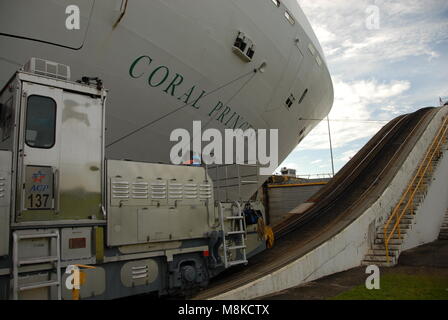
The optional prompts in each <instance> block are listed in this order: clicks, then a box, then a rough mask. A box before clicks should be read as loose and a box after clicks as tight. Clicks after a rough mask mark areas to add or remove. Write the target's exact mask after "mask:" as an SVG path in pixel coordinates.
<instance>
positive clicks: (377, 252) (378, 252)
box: [367, 248, 398, 257]
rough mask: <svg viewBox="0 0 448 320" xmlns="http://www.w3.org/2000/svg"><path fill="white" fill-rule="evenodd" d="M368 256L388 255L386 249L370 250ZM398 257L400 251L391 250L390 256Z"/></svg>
mask: <svg viewBox="0 0 448 320" xmlns="http://www.w3.org/2000/svg"><path fill="white" fill-rule="evenodd" d="M367 254H368V255H372V256H385V255H386V249H384V248H383V249H369V251H368V252H367ZM397 255H398V250H389V256H391V257H392V256H393V257H396V256H397Z"/></svg>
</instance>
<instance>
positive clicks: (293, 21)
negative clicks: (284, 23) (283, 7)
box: [285, 11, 296, 25]
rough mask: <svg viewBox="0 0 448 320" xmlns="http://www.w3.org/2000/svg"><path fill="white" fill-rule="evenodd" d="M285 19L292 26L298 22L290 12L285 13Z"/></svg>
mask: <svg viewBox="0 0 448 320" xmlns="http://www.w3.org/2000/svg"><path fill="white" fill-rule="evenodd" d="M285 18H286V20H288V22H289V23H290V24H292V25H294V24H295V23H296V20H294V18H293V17H292V15H291V14H290V13H289V12H288V11H285Z"/></svg>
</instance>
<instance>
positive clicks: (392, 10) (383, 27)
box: [298, 0, 448, 74]
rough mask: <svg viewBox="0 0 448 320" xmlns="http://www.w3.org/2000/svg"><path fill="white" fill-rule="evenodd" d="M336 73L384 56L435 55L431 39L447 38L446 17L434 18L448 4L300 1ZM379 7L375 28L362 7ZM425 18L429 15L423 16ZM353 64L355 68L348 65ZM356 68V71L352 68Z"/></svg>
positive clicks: (367, 66) (369, 66) (360, 69)
mask: <svg viewBox="0 0 448 320" xmlns="http://www.w3.org/2000/svg"><path fill="white" fill-rule="evenodd" d="M298 2H299V4H300V5H301V7H302V9H303V10H304V12H305V14H306V15H307V17H308V19H309V20H310V22H311V24H312V25H313V28H314V30H315V32H316V35H317V36H318V39H319V41H320V42H321V44H322V47H323V49H324V52H325V54H326V56H327V60H328V61H329V64H330V66H331V65H332V64H333V65H334V64H335V63H337V70H338V72H341V73H344V71H343V70H347V71H348V72H350V73H354V72H356V73H358V74H362V73H364V72H368V71H371V70H374V69H375V67H376V66H377V65H378V64H381V63H382V62H384V61H388V62H393V61H402V60H404V59H406V58H407V57H416V56H425V57H427V58H428V59H434V58H437V57H439V56H440V55H439V53H438V52H437V51H435V50H434V49H433V45H434V43H443V42H447V41H448V19H446V17H445V18H443V17H440V18H434V15H435V14H436V13H441V12H443V11H444V10H447V8H448V2H446V1H445V0H426V1H420V0H388V1H383V0H376V1H373V0H344V1H334V0H299V1H298ZM371 5H377V6H378V8H379V14H380V15H379V18H380V28H379V29H378V30H369V29H367V27H366V19H367V18H368V16H369V14H368V13H367V12H366V9H367V8H368V7H369V6H371ZM428 17H430V18H428ZM353 65H357V68H356V69H355V68H353ZM353 69H355V70H353Z"/></svg>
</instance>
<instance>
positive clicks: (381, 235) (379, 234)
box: [376, 233, 406, 239]
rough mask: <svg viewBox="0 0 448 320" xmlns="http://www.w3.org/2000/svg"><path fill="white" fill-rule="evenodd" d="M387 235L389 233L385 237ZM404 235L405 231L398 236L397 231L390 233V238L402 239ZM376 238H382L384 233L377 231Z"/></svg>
mask: <svg viewBox="0 0 448 320" xmlns="http://www.w3.org/2000/svg"><path fill="white" fill-rule="evenodd" d="M388 236H389V235H387V237H388ZM405 236H406V234H405V233H402V234H401V236H399V235H398V233H394V234H393V235H392V237H391V239H404V237H405ZM376 238H377V239H384V234H383V233H378V234H377V235H376Z"/></svg>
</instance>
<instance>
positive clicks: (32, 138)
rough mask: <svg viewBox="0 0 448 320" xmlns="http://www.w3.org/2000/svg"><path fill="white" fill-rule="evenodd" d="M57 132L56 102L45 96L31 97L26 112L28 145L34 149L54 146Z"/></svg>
mask: <svg viewBox="0 0 448 320" xmlns="http://www.w3.org/2000/svg"><path fill="white" fill-rule="evenodd" d="M55 131H56V102H55V101H54V100H53V99H51V98H49V97H43V96H36V95H33V96H30V97H29V98H28V105H27V111H26V128H25V141H26V144H27V145H28V146H30V147H33V148H44V149H49V148H51V147H53V146H54V143H55Z"/></svg>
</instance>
